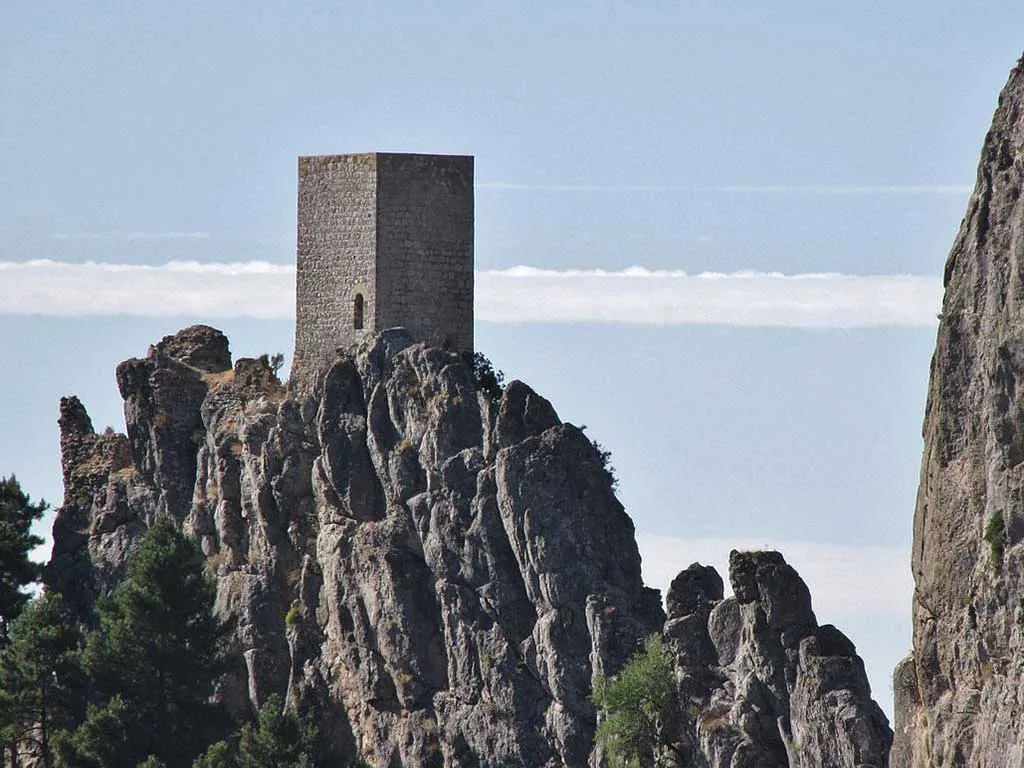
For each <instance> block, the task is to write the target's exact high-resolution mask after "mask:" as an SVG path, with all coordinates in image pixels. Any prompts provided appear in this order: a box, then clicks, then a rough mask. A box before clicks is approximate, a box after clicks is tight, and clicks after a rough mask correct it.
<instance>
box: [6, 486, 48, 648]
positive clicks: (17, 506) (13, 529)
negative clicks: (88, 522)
mask: <svg viewBox="0 0 1024 768" xmlns="http://www.w3.org/2000/svg"><path fill="white" fill-rule="evenodd" d="M46 507H47V505H46V502H45V501H41V502H39V503H38V504H33V503H32V500H31V499H30V498H29V497H28V495H27V494H26V493H25V492H24V491H22V490H21V485H20V484H19V483H18V480H17V479H16V478H15V477H14V475H11V476H10V477H0V641H2V640H3V639H6V637H7V633H8V630H9V627H10V624H11V622H12V621H14V619H15V618H17V616H18V614H19V613H21V610H22V608H24V606H25V603H27V602H28V599H29V596H28V595H27V594H26V593H25V592H24V589H25V587H27V586H29V585H30V584H32V583H33V582H35V581H37V580H38V579H39V574H40V566H39V564H38V563H34V562H32V560H31V559H30V558H29V554H30V553H31V552H32V550H33V549H35V548H36V547H38V546H39V545H40V544H42V543H43V540H42V539H41V538H39V537H38V536H34V535H33V534H32V523H34V522H35V521H36V520H38V519H39V518H40V517H42V516H43V512H44V511H45V510H46Z"/></svg>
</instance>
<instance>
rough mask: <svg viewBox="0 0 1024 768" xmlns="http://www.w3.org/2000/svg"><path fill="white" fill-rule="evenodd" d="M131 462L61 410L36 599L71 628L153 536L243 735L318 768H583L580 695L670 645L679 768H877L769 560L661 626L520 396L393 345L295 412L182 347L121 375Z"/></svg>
mask: <svg viewBox="0 0 1024 768" xmlns="http://www.w3.org/2000/svg"><path fill="white" fill-rule="evenodd" d="M117 379H118V385H119V387H120V390H121V394H122V396H123V398H124V400H125V417H126V424H127V434H126V435H120V434H115V433H112V432H108V433H105V434H97V433H95V432H94V430H93V428H92V425H91V423H90V421H89V417H88V415H87V413H86V411H85V409H84V407H83V406H82V404H81V403H80V402H78V400H77V399H75V398H66V399H65V400H63V401H62V403H61V417H60V425H61V450H62V465H63V471H64V479H65V499H64V504H63V506H62V508H61V509H60V511H59V513H58V517H57V521H56V523H55V527H54V535H55V546H54V553H53V559H52V560H51V562H50V564H49V566H48V569H47V577H46V578H47V582H48V584H49V586H50V588H53V589H57V590H59V591H61V592H63V593H64V594H65V597H66V599H67V600H68V601H69V602H70V603H71V604H72V605H74V606H76V607H77V610H78V611H79V612H80V613H81V614H82V615H83V616H84V615H85V614H86V612H87V611H88V610H89V608H90V606H91V605H92V603H93V601H94V600H95V598H96V597H97V596H98V595H100V594H102V593H104V592H106V591H108V590H109V589H110V588H111V586H112V585H113V584H114V583H116V581H117V579H118V578H119V577H120V574H121V573H122V571H123V567H124V564H125V560H126V558H127V557H128V556H129V555H130V553H131V551H132V548H133V546H134V544H135V542H136V541H137V540H138V538H139V536H140V535H141V534H142V533H143V532H144V531H145V529H146V528H147V526H148V525H149V524H150V523H151V522H152V521H153V520H154V519H155V518H156V517H158V516H170V517H172V518H173V519H175V520H176V521H178V522H179V523H180V525H181V526H182V528H183V529H184V530H185V531H186V532H188V533H189V534H190V535H191V536H193V537H194V538H195V540H196V541H197V542H198V543H199V544H200V546H201V547H202V549H203V552H204V554H205V555H206V556H207V559H208V563H209V565H210V567H211V570H213V571H214V572H215V573H216V580H217V591H218V610H219V611H220V612H221V613H222V614H224V615H225V616H230V617H232V618H233V619H234V620H235V626H236V630H235V640H234V642H235V651H236V657H237V665H236V668H235V670H234V671H233V672H232V674H230V675H228V676H227V677H226V678H225V679H224V680H223V681H222V682H221V684H220V687H219V691H218V696H219V697H220V698H221V699H222V700H223V701H224V702H225V704H227V705H228V706H229V708H230V709H231V710H232V711H233V712H234V713H235V714H236V716H238V717H244V716H246V715H248V714H249V713H250V712H251V711H252V709H253V708H254V707H256V706H258V705H259V704H260V703H261V702H263V701H265V700H266V698H267V697H268V696H269V695H270V694H272V693H284V694H285V695H286V696H287V699H288V701H289V702H290V704H291V705H292V706H294V707H295V708H296V709H298V710H300V711H302V712H308V713H310V714H311V715H312V716H313V717H315V718H316V720H317V721H318V722H319V724H320V730H321V733H322V735H323V736H324V737H325V738H326V739H327V741H328V745H327V746H328V747H329V748H330V751H331V752H332V754H334V755H335V760H336V761H337V764H339V765H340V764H344V762H343V761H344V760H346V759H348V758H350V757H351V756H353V755H356V754H358V755H359V756H361V757H362V758H363V759H365V760H367V761H368V762H369V763H370V764H372V765H375V766H385V765H398V764H401V765H437V766H440V765H445V766H473V765H491V766H498V765H523V766H527V765H529V766H559V765H566V766H583V765H588V764H589V765H597V764H599V763H600V762H601V755H600V754H598V753H597V752H595V751H594V750H593V733H594V728H595V724H596V712H595V710H594V706H593V705H592V703H591V702H590V699H589V695H590V692H591V689H592V686H593V683H594V680H595V679H596V676H598V675H614V674H615V673H616V672H617V671H618V670H619V669H621V667H622V666H623V664H624V663H625V662H626V661H627V660H628V659H629V657H630V656H631V655H632V654H633V653H634V652H635V651H636V650H637V649H638V647H639V646H640V644H641V643H642V640H643V638H644V637H645V636H647V635H648V634H650V633H652V632H658V631H662V632H663V633H664V637H665V639H666V643H667V646H668V648H669V649H670V652H671V654H672V656H673V658H674V661H675V675H676V683H677V689H678V692H679V701H680V702H681V706H680V707H679V708H678V711H676V712H675V713H674V714H673V717H672V718H671V721H670V722H669V724H668V731H669V732H670V733H671V734H672V735H673V736H672V738H673V739H674V745H673V747H674V748H673V750H672V753H673V754H675V755H677V756H685V758H679V759H680V760H683V759H685V762H678V760H677V764H686V763H689V764H691V765H695V766H708V767H709V768H710V767H714V768H747V767H748V766H749V767H751V768H753V767H754V766H759V767H760V766H765V767H767V766H808V767H809V766H851V768H852V767H853V766H884V765H886V764H887V762H886V761H887V753H888V748H889V743H890V741H891V732H890V731H889V728H888V724H887V723H886V721H885V718H884V716H883V715H882V713H881V711H880V710H879V709H878V707H877V705H876V704H875V703H874V702H873V701H872V700H871V698H870V692H869V689H868V684H867V679H866V676H865V675H864V670H863V664H862V663H861V661H860V659H859V658H858V657H857V656H856V653H855V650H854V647H853V645H852V643H850V641H849V640H848V639H846V638H845V637H844V636H843V635H842V634H841V633H840V632H839V631H838V630H836V629H835V628H834V627H830V626H822V627H819V626H818V625H817V623H816V621H815V618H814V614H813V612H812V610H811V604H810V596H809V594H808V591H807V588H806V586H805V585H804V584H803V582H802V581H801V580H800V578H799V576H797V574H796V573H795V571H793V569H792V568H791V567H790V566H788V565H787V564H786V563H785V562H784V560H783V559H782V556H781V555H779V554H778V553H733V555H732V558H731V561H730V574H729V575H730V580H731V582H732V586H733V591H734V593H735V594H734V596H732V597H728V598H724V596H723V592H724V590H723V584H722V580H721V578H720V577H719V576H718V574H716V573H715V572H714V570H713V569H711V568H704V567H702V566H699V565H693V566H691V567H690V568H688V569H686V570H685V571H683V572H682V573H681V574H680V575H679V577H677V579H676V580H675V581H674V582H673V584H672V587H671V589H670V590H669V592H668V595H667V605H668V616H667V618H666V615H665V613H664V611H663V609H662V606H661V601H660V599H659V594H658V592H657V591H656V590H652V589H649V588H647V587H645V586H644V584H643V582H642V579H641V574H640V556H639V553H638V550H637V546H636V541H635V538H634V531H633V524H632V522H631V521H630V519H629V517H628V516H627V515H626V513H625V511H624V510H623V508H622V506H621V504H620V503H619V502H618V500H617V499H616V498H615V495H614V493H613V490H612V484H611V478H610V476H609V473H608V472H607V470H606V468H605V466H604V462H603V461H602V456H601V453H600V452H599V450H598V448H597V447H596V446H595V445H594V444H593V443H592V442H591V440H590V439H589V438H588V437H587V436H586V435H585V434H584V433H583V432H582V431H581V430H580V429H578V428H577V427H575V426H573V425H571V424H567V423H563V422H562V421H561V420H560V419H559V418H558V416H557V414H556V412H555V410H554V408H553V407H552V406H551V404H550V403H549V402H548V401H547V400H545V399H544V398H543V397H541V396H539V395H538V394H537V393H535V392H534V391H533V390H531V389H530V388H529V387H528V386H527V385H525V384H523V383H521V382H516V381H514V382H512V383H510V384H509V385H508V386H507V387H506V388H505V390H504V391H503V393H502V394H501V396H500V397H496V398H495V397H492V396H490V395H488V394H487V393H485V392H482V391H478V390H477V386H476V384H475V382H474V378H473V373H472V371H471V369H470V368H469V367H468V366H467V365H466V364H465V363H464V362H463V361H462V359H461V358H459V357H458V356H456V355H453V354H451V353H448V352H445V351H442V350H439V349H433V348H429V347H426V346H424V345H422V344H415V343H413V341H412V339H410V338H409V337H408V335H406V334H405V332H403V331H401V330H393V331H385V332H384V333H383V334H381V335H379V336H376V337H374V338H373V339H372V340H370V341H368V342H367V343H366V344H364V345H363V346H362V347H361V348H360V350H359V351H358V353H357V354H353V355H345V356H341V357H339V358H338V360H337V361H336V362H335V363H334V364H333V365H332V366H331V367H330V369H329V370H327V371H326V372H325V373H324V375H323V376H322V378H320V379H319V380H318V381H317V382H316V383H315V384H314V385H313V386H311V387H310V388H309V389H308V390H303V391H289V390H288V389H286V388H285V387H284V386H282V385H281V384H280V383H279V382H278V381H277V379H276V377H275V376H274V374H273V372H272V371H271V368H270V366H269V364H268V362H267V360H266V359H265V358H263V359H256V360H253V359H240V360H238V361H237V362H235V363H234V365H232V364H231V357H230V354H229V352H228V344H227V339H226V338H225V337H224V336H223V334H221V333H220V332H219V331H216V330H214V329H212V328H208V327H206V326H193V327H191V328H188V329H185V330H184V331H181V332H180V333H178V334H176V335H174V336H169V337H167V338H165V339H164V340H163V341H161V342H160V343H158V344H156V345H155V346H153V347H151V348H150V350H149V353H148V354H147V356H146V357H145V358H143V359H137V360H129V361H127V362H125V363H123V364H122V365H121V366H119V368H118V372H117Z"/></svg>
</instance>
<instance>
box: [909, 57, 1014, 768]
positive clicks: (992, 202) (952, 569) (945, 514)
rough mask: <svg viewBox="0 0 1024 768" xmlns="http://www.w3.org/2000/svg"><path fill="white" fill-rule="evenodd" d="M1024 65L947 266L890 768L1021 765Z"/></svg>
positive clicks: (1010, 88) (985, 154)
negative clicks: (910, 620)
mask: <svg viewBox="0 0 1024 768" xmlns="http://www.w3.org/2000/svg"><path fill="white" fill-rule="evenodd" d="M1022 185H1024V66H1022V65H1021V64H1018V66H1017V68H1016V69H1015V70H1014V71H1013V72H1012V74H1011V75H1010V79H1009V82H1008V83H1007V84H1006V87H1005V88H1004V90H1003V92H1002V95H1001V96H1000V98H999V106H998V108H997V110H996V113H995V118H994V120H993V123H992V128H991V130H990V131H989V133H988V136H987V137H986V139H985V144H984V148H983V150H982V156H981V163H980V166H979V168H978V178H977V185H976V187H975V189H974V192H973V194H972V195H971V197H970V201H969V202H968V206H967V213H966V215H965V216H964V219H963V223H962V225H961V227H960V232H959V234H958V235H957V238H956V241H955V243H954V245H953V249H952V251H951V253H950V255H949V259H948V261H947V262H946V269H945V285H946V294H945V299H944V301H943V307H942V315H941V323H940V325H939V332H938V340H937V343H936V349H935V355H934V357H933V359H932V372H931V385H930V388H929V392H928V405H927V410H926V417H925V424H924V439H925V449H924V458H923V462H922V467H921V483H920V489H919V491H918V498H917V508H916V511H915V514H914V548H913V572H914V580H915V587H916V588H915V592H914V603H913V612H914V639H913V653H912V654H911V655H910V656H909V657H908V658H907V659H905V660H904V661H903V662H902V663H901V664H900V666H899V667H898V668H897V670H896V674H895V683H894V688H895V695H896V707H895V709H896V726H897V727H896V747H895V749H894V759H893V763H894V765H897V766H997V765H998V766H1022V765H1024V700H1022V698H1021V689H1022V688H1021V686H1022V684H1024V546H1022V542H1024V387H1022V388H1020V389H1018V385H1019V384H1020V383H1021V382H1020V379H1021V376H1022V374H1024V197H1022V194H1021V193H1022V190H1024V186H1022Z"/></svg>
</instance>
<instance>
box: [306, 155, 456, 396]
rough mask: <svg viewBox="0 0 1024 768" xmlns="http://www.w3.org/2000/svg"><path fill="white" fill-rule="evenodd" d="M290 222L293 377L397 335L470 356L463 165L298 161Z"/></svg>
mask: <svg viewBox="0 0 1024 768" xmlns="http://www.w3.org/2000/svg"><path fill="white" fill-rule="evenodd" d="M298 219H299V221H298V254H297V264H296V307H295V356H294V359H293V361H292V376H293V377H296V376H298V379H305V378H307V377H308V376H310V375H313V374H316V373H317V372H318V371H321V370H323V368H324V367H325V366H326V365H327V364H328V363H330V362H331V361H332V360H334V358H335V356H336V354H337V350H338V349H339V348H343V349H344V348H351V347H353V346H354V345H355V344H357V343H358V342H359V340H360V339H361V338H363V336H364V335H366V334H371V333H373V332H374V331H380V330H384V329H385V328H393V327H396V326H402V327H404V328H407V329H408V330H409V331H410V333H412V335H413V337H414V338H416V339H419V340H422V341H426V342H428V343H429V344H432V345H435V346H441V347H447V348H449V349H452V350H456V351H462V350H472V348H473V158H472V157H469V156H459V155H411V154H394V153H384V152H375V153H367V154H358V155H324V156H317V157H300V158H299V199H298Z"/></svg>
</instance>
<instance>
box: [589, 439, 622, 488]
mask: <svg viewBox="0 0 1024 768" xmlns="http://www.w3.org/2000/svg"><path fill="white" fill-rule="evenodd" d="M590 442H591V443H593V444H594V450H595V451H597V456H598V460H599V461H600V462H601V469H602V470H604V474H605V476H606V477H607V478H608V484H609V485H611V487H612V490H613V491H617V490H618V489H619V478H618V477H617V476H616V474H615V467H614V466H612V452H611V451H609V450H607V449H606V448H605V447H604V446H603V445H601V444H600V443H599V442H597V440H591V441H590Z"/></svg>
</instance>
